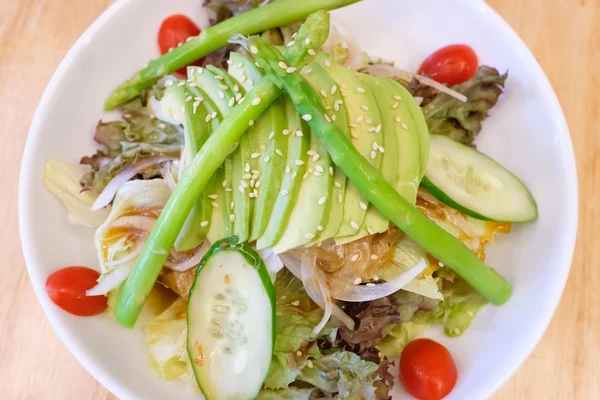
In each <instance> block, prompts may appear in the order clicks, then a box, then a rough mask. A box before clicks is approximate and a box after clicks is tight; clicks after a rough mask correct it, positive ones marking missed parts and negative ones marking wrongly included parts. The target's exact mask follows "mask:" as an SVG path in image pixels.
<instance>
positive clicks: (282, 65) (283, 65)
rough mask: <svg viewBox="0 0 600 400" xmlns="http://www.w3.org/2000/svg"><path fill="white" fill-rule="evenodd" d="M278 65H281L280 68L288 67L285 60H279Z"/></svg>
mask: <svg viewBox="0 0 600 400" xmlns="http://www.w3.org/2000/svg"><path fill="white" fill-rule="evenodd" d="M278 65H279V68H281V69H286V68H287V65H286V63H284V62H283V61H279V64H278Z"/></svg>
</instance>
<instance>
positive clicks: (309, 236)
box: [304, 233, 316, 239]
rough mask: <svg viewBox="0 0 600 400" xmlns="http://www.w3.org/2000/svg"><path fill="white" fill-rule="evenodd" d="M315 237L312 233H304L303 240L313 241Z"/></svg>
mask: <svg viewBox="0 0 600 400" xmlns="http://www.w3.org/2000/svg"><path fill="white" fill-rule="evenodd" d="M315 236H316V235H315V234H314V233H306V234H305V235H304V238H305V239H314V237H315Z"/></svg>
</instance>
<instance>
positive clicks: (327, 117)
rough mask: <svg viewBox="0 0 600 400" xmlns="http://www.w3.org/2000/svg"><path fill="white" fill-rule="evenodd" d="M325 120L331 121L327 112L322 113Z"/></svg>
mask: <svg viewBox="0 0 600 400" xmlns="http://www.w3.org/2000/svg"><path fill="white" fill-rule="evenodd" d="M323 116H324V117H325V119H326V120H327V122H331V117H330V116H329V115H328V114H323Z"/></svg>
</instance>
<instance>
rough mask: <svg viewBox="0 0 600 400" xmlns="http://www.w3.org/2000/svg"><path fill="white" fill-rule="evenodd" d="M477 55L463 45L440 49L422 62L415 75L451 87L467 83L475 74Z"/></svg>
mask: <svg viewBox="0 0 600 400" xmlns="http://www.w3.org/2000/svg"><path fill="white" fill-rule="evenodd" d="M478 63H479V61H478V60H477V54H475V52H474V51H473V49H472V48H471V47H469V46H467V45H465V44H453V45H451V46H446V47H442V48H441V49H439V50H438V51H436V52H435V53H433V54H432V55H430V56H429V57H427V58H426V59H425V61H423V64H421V66H420V67H419V70H418V71H417V73H418V74H419V75H428V76H429V77H431V79H433V80H435V81H437V82H440V83H445V84H446V85H449V86H453V85H456V84H458V83H461V82H464V81H467V80H469V79H471V78H472V77H474V76H475V74H476V73H477V65H478Z"/></svg>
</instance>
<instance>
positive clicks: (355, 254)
mask: <svg viewBox="0 0 600 400" xmlns="http://www.w3.org/2000/svg"><path fill="white" fill-rule="evenodd" d="M358 257H360V256H359V255H358V254H357V253H354V254H352V257H350V261H356V260H358ZM357 279H360V278H357ZM358 283H360V281H359V282H358Z"/></svg>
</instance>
